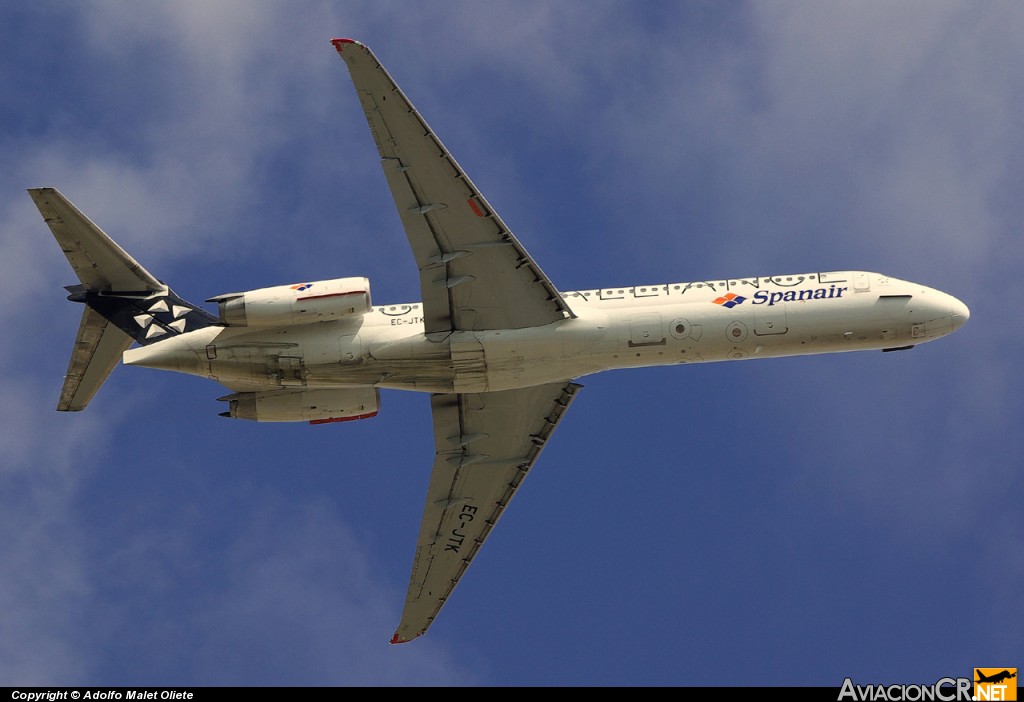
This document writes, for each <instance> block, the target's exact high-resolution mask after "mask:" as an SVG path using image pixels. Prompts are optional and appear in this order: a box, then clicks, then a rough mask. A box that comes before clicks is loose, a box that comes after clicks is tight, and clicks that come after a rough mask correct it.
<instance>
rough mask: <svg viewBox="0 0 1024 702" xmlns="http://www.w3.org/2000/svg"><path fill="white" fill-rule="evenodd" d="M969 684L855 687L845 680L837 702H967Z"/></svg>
mask: <svg viewBox="0 0 1024 702" xmlns="http://www.w3.org/2000/svg"><path fill="white" fill-rule="evenodd" d="M971 684H972V681H971V679H970V678H940V679H939V681H938V682H936V683H935V684H934V685H903V684H898V685H857V684H855V683H854V682H853V680H851V679H850V678H846V679H845V680H843V687H842V688H841V689H840V690H839V697H838V698H837V702H842V701H843V700H854V702H924V701H927V702H933V701H934V700H939V701H940V702H953V701H954V700H956V701H957V702H961V701H962V702H967V701H968V700H970V699H971Z"/></svg>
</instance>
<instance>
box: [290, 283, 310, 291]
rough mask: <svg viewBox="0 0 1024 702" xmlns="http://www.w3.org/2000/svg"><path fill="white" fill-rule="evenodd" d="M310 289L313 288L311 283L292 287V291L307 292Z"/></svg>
mask: <svg viewBox="0 0 1024 702" xmlns="http://www.w3.org/2000/svg"><path fill="white" fill-rule="evenodd" d="M311 287H313V284H312V283H299V284H298V285H293V286H292V290H297V291H299V292H302V291H303V290H309V289H310V288H311Z"/></svg>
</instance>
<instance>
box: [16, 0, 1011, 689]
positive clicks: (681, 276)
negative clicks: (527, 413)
mask: <svg viewBox="0 0 1024 702" xmlns="http://www.w3.org/2000/svg"><path fill="white" fill-rule="evenodd" d="M0 26H2V27H4V29H5V30H6V31H5V32H4V35H5V42H4V45H3V47H2V48H0V59H2V60H0V157H2V162H3V168H0V237H2V243H3V248H2V251H3V255H2V256H0V286H2V295H3V299H4V305H2V307H0V320H2V325H3V329H5V330H6V333H4V334H3V335H0V350H2V353H0V374H2V378H3V383H2V384H0V631H2V632H3V635H2V636H0V684H6V685H15V684H17V685H29V684H36V685H58V684H96V685H101V684H103V685H107V684H109V685H128V684H153V685H160V684H165V685H169V684H175V685H225V684H254V685H484V686H499V685H500V686H504V685H736V684H742V685H829V686H838V685H840V684H841V683H842V680H843V678H844V677H846V676H851V677H853V679H854V680H855V681H856V682H858V683H860V684H867V683H891V682H908V683H916V682H921V683H929V682H933V681H934V680H936V679H938V678H939V677H943V676H959V675H968V674H970V672H971V671H970V669H971V668H972V667H974V666H1019V665H1021V664H1022V663H1024V659H1022V654H1024V634H1022V629H1021V627H1020V626H1019V623H1020V622H1019V617H1018V616H1017V614H1015V613H1017V612H1019V611H1020V605H1021V598H1022V596H1024V590H1022V587H1021V582H1024V547H1022V546H1024V545H1022V540H1024V516H1022V513H1021V510H1020V504H1021V501H1022V497H1024V494H1022V493H1024V482H1022V478H1021V460H1020V456H1021V455H1024V441H1022V438H1021V437H1022V434H1021V432H1020V429H1019V424H1020V418H1021V416H1022V409H1024V408H1022V400H1021V398H1022V396H1024V387H1022V378H1021V373H1020V370H1019V368H1020V362H1019V359H1018V355H1019V354H1018V353H1017V349H1019V348H1020V346H1021V341H1022V339H1021V336H1022V333H1021V330H1020V327H1019V325H1017V324H1016V322H1015V321H1014V316H1013V314H1014V313H1013V312H1012V309H1013V307H1012V304H1013V303H1015V302H1016V301H1019V300H1020V299H1022V297H1024V296H1022V288H1024V286H1022V279H1021V270H1022V263H1024V246H1022V244H1021V242H1020V237H1019V227H1020V223H1021V222H1022V221H1024V198H1022V197H1021V185H1020V184H1021V183H1024V173H1022V164H1024V132H1022V130H1021V129H1020V128H1019V127H1020V114H1021V113H1022V112H1024V34H1022V33H1021V32H1020V27H1021V26H1024V7H1022V6H1021V5H1020V4H1018V3H1009V2H990V3H969V2H899V3H890V2H857V3H853V2H850V3H816V2H784V1H780V2H772V3H750V4H748V3H703V2H644V3H625V2H620V3H613V2H571V1H567V2H560V3H521V2H493V3H487V4H479V3H471V2H466V3H459V2H415V3H413V2H337V3H328V2H307V3H303V4H294V3H283V2H281V3H277V2H216V3H205V2H174V3H169V2H168V3H159V2H152V3H129V2H91V3H57V2H39V3H20V4H15V3H9V4H4V5H3V6H2V7H0ZM334 36H347V37H354V38H356V39H359V40H361V41H363V42H364V43H366V44H368V45H369V46H371V47H372V48H373V49H374V51H375V52H376V53H377V55H378V57H380V59H381V60H382V61H383V62H384V64H385V65H386V66H387V67H388V69H389V71H390V72H391V73H392V75H393V76H394V77H395V78H396V80H398V82H399V83H400V84H401V85H402V86H403V88H404V90H405V92H406V93H407V95H408V96H409V97H410V98H411V99H412V100H413V102H414V103H415V104H416V105H417V106H418V108H419V109H420V111H421V113H422V114H423V115H424V117H425V118H426V119H427V121H428V122H429V123H430V124H431V125H432V127H433V128H434V129H435V131H436V132H437V133H438V134H439V135H440V137H441V139H442V140H443V141H444V142H445V144H446V145H447V147H448V148H449V149H450V150H451V151H452V153H453V154H454V155H455V157H456V158H457V159H458V160H459V162H460V164H461V165H462V166H463V167H464V168H465V169H466V170H467V171H468V173H469V174H470V176H471V177H472V178H473V180H474V181H475V183H476V184H477V185H478V186H479V187H480V188H481V190H482V191H483V192H484V194H485V195H486V196H487V197H488V199H489V200H490V202H491V204H492V205H493V206H494V207H495V208H496V209H497V210H498V211H499V212H500V213H501V215H502V217H503V218H504V219H505V221H506V223H507V224H509V226H510V227H511V228H512V229H513V231H514V232H515V233H516V235H517V237H518V238H519V239H520V241H521V242H522V243H523V244H524V245H525V246H526V247H527V248H528V250H529V251H530V252H531V253H532V254H533V256H534V257H535V258H536V259H537V261H538V262H539V263H540V265H541V266H542V267H543V269H544V270H545V272H546V273H547V274H548V275H549V276H550V277H551V278H552V280H553V281H554V282H555V284H556V285H557V286H559V287H560V288H561V289H564V290H573V289H589V288H595V287H604V286H617V285H628V284H647V283H659V282H670V281H684V280H697V279H713V278H720V277H737V276H755V275H770V274H786V273H799V272H805V271H818V270H822V271H827V270H842V269H863V270H874V271H880V272H883V273H887V274H889V275H892V276H896V277H899V278H904V279H908V280H914V281H917V282H921V283H924V284H926V285H929V286H932V287H936V288H939V289H942V290H945V291H947V292H949V293H951V294H953V295H955V296H957V297H959V298H961V299H963V300H964V301H965V302H966V303H967V304H968V305H969V306H970V307H971V310H972V317H971V321H970V322H969V324H968V325H967V326H966V327H965V328H964V329H963V330H961V331H960V332H958V333H957V334H955V335H953V336H952V337H949V338H947V339H944V340H941V341H939V342H937V343H934V344H928V345H924V346H922V347H920V348H918V349H915V350H914V351H912V352H910V353H899V354H884V355H883V354H881V353H864V354H840V355H831V356H818V357H809V358H798V359H775V360H766V361H763V362H758V363H723V364H708V365H706V366H690V367H676V368H663V369H647V370H635V371H620V372H616V373H609V374H605V375H600V376H594V377H590V378H586V379H584V380H583V384H584V386H585V387H584V389H583V390H582V391H581V393H580V395H579V396H578V397H577V401H576V402H575V403H574V404H573V407H572V411H571V412H569V414H568V415H567V417H566V419H565V420H564V421H563V423H562V424H561V425H560V427H559V429H558V432H557V433H556V435H555V438H554V440H553V441H552V442H551V444H549V445H548V447H547V448H546V449H545V452H544V454H543V456H542V457H541V459H540V461H539V462H538V464H537V466H536V468H535V470H534V471H532V472H531V474H530V479H529V480H528V481H527V482H526V483H525V485H524V486H523V488H522V489H521V490H520V491H519V493H518V494H517V497H516V499H515V500H514V502H513V503H512V505H511V506H510V508H509V510H508V512H507V513H506V515H505V516H504V517H503V518H502V522H501V525H500V528H498V529H496V530H495V532H494V534H493V535H492V536H491V537H490V539H489V540H488V542H487V544H486V546H485V548H484V549H483V551H482V552H481V554H480V556H479V557H478V558H477V559H476V561H475V562H474V564H473V566H472V568H471V569H470V570H469V572H468V574H467V575H466V577H465V578H464V580H463V581H462V582H461V583H460V585H459V587H458V589H457V590H456V592H455V595H454V596H453V598H452V600H451V601H450V602H449V603H448V605H447V606H446V607H445V609H444V610H443V613H442V616H441V617H440V618H439V620H438V621H437V622H436V623H435V624H434V626H433V627H432V628H431V630H430V631H429V633H428V634H427V635H426V636H424V637H422V638H421V639H419V640H417V641H415V642H414V643H411V644H407V645H404V646H389V645H388V643H387V642H388V640H389V639H390V637H391V634H392V633H393V631H394V628H395V626H396V624H397V622H398V619H399V615H400V611H401V606H402V602H403V599H404V592H405V587H406V584H407V579H408V571H409V567H410V565H411V561H412V549H413V544H414V542H415V536H416V532H417V529H418V526H419V520H420V513H421V509H422V501H423V496H424V493H425V489H426V484H427V479H428V475H429V470H430V464H431V456H432V445H431V441H432V438H431V426H430V415H429V407H428V402H427V398H426V397H425V396H420V395H416V394H413V393H402V392H384V393H383V398H382V408H381V412H380V414H379V416H378V417H376V418H375V419H373V420H367V421H363V422H354V423H346V424H339V425H327V426H319V427H310V426H307V425H300V424H296V425H271V424H266V425H264V424H256V423H247V422H242V421H234V420H225V419H222V418H220V417H217V413H218V412H219V411H222V410H223V406H222V405H221V404H219V403H217V402H215V398H216V397H218V396H220V395H222V394H223V392H224V391H223V390H222V389H221V388H220V387H219V386H217V385H215V384H214V383H212V381H206V380H203V379H198V378H192V377H186V376H179V375H175V374H170V373H166V372H160V371H152V370H147V369H137V368H119V369H118V370H117V371H116V372H115V373H114V375H113V376H112V377H111V379H110V380H109V381H108V383H107V385H105V386H104V388H103V390H102V391H101V393H100V394H99V395H98V396H97V398H96V399H95V400H94V402H93V404H92V405H91V406H90V407H89V408H88V410H87V411H85V412H82V413H73V414H64V413H57V412H55V411H54V409H53V408H54V406H55V404H56V400H57V397H58V394H59V390H60V385H61V380H62V376H63V373H64V371H65V369H66V364H67V359H68V354H69V352H70V346H71V342H72V340H73V338H74V334H75V329H76V325H77V323H78V318H79V315H80V313H81V311H80V308H79V307H78V306H77V305H72V304H70V303H67V302H66V301H65V300H64V291H63V290H62V289H61V286H63V285H66V284H70V283H73V282H76V281H74V276H73V274H72V272H71V270H70V268H69V267H68V265H67V263H66V261H65V260H64V258H63V256H61V254H60V251H59V249H58V248H57V246H56V245H55V243H54V241H53V239H52V237H51V236H50V233H49V231H48V230H47V228H46V226H45V225H44V224H43V222H42V220H41V218H40V217H39V214H38V212H36V210H35V208H34V207H33V205H32V203H31V201H30V199H29V198H28V196H27V194H26V193H25V189H26V188H28V187H35V186H53V187H57V188H58V189H60V190H61V191H62V192H63V193H64V194H65V195H67V196H68V197H69V198H70V199H71V200H72V201H74V202H75V203H76V204H77V205H78V206H79V207H80V208H81V209H82V210H83V211H85V212H86V213H87V214H89V215H90V216H91V217H92V218H93V219H94V221H96V222H97V223H98V224H99V225H100V226H101V227H103V228H104V229H105V230H106V231H107V232H108V233H109V234H111V235H112V236H113V237H114V238H115V239H117V240H118V241H119V242H120V243H121V244H122V245H123V246H124V247H125V248H126V249H127V250H129V251H130V252H131V253H132V254H133V255H134V256H135V257H136V258H138V259H139V260H140V261H141V262H142V263H143V264H144V265H145V266H146V267H147V268H148V269H149V270H150V271H152V272H153V273H154V274H155V275H157V276H158V277H160V278H162V279H164V280H166V281H168V282H169V283H170V284H171V285H172V286H173V287H174V288H175V290H176V291H177V292H178V293H179V294H181V295H182V296H184V297H186V298H188V299H191V300H194V301H201V300H203V299H205V298H207V297H211V296H213V295H216V294H218V293H224V292H231V291H236V290H244V289H251V288H257V287H263V286H267V285H276V284H283V283H289V282H294V281H296V280H317V279H326V278H335V277H345V276H363V275H365V276H368V277H369V278H370V279H371V281H372V286H373V294H374V300H375V301H377V302H381V303H384V302H406V301H412V300H416V299H417V298H418V286H417V277H416V274H415V267H414V264H413V259H412V255H411V253H410V252H409V251H408V247H407V245H406V242H405V238H404V234H403V233H402V230H401V227H400V224H399V221H398V217H397V216H396V214H395V212H394V206H393V203H392V201H391V198H390V195H389V194H388V191H387V187H386V184H385V182H384V178H383V175H382V173H381V171H380V168H379V166H378V164H377V158H376V152H375V149H374V147H373V143H372V140H371V138H370V135H369V133H368V130H367V127H366V123H365V121H364V119H363V116H362V113H361V110H360V108H359V105H358V101H357V99H356V96H355V93H354V91H353V89H352V87H351V84H350V83H349V79H348V74H347V70H346V69H345V66H344V64H343V62H342V61H341V60H340V59H339V58H338V57H337V55H336V54H335V52H334V49H333V47H332V46H331V45H330V43H329V40H330V39H331V38H332V37H334Z"/></svg>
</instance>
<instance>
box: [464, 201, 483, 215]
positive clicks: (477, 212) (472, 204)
mask: <svg viewBox="0 0 1024 702" xmlns="http://www.w3.org/2000/svg"><path fill="white" fill-rule="evenodd" d="M466 202H468V203H469V209H471V210H473V214H475V215H476V216H477V217H483V216H484V213H483V210H481V209H480V205H478V204H476V200H475V199H474V198H469V199H468V200H466Z"/></svg>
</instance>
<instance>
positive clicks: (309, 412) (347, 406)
mask: <svg viewBox="0 0 1024 702" xmlns="http://www.w3.org/2000/svg"><path fill="white" fill-rule="evenodd" d="M219 399H220V400H221V401H224V402H227V403H229V409H228V411H227V412H221V414H220V416H221V417H234V418H235V419H251V420H253V421H257V422H309V423H310V424H326V423H328V422H347V421H350V420H353V419H369V418H370V417H373V416H375V415H376V414H377V410H378V409H380V391H379V390H378V389H377V388H375V387H370V386H365V387H356V388H339V389H337V390H271V391H267V392H236V393H234V394H233V395H227V396H226V397H221V398H219Z"/></svg>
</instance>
